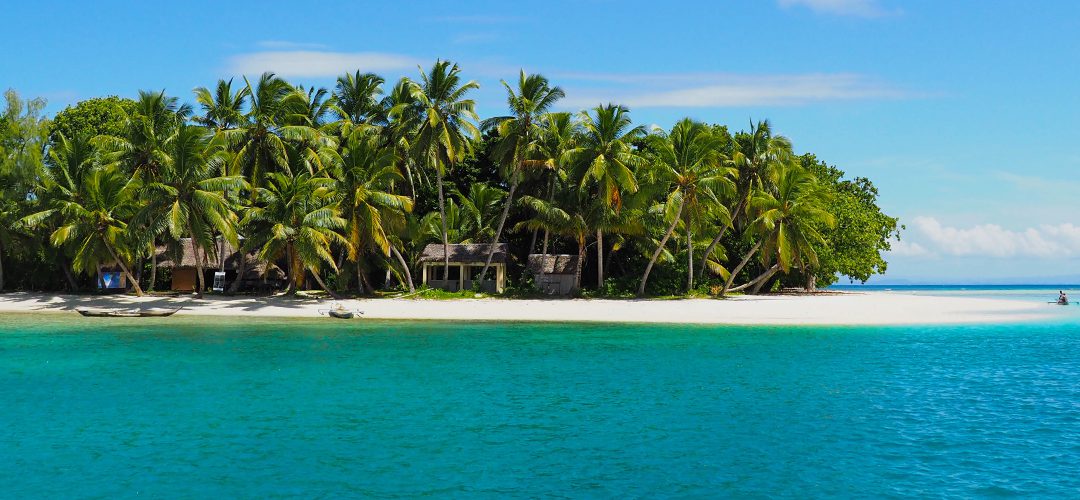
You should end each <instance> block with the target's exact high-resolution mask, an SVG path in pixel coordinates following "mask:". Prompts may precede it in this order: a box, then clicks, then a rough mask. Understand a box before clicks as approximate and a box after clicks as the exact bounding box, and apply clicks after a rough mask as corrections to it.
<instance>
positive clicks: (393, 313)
mask: <svg viewBox="0 0 1080 500" xmlns="http://www.w3.org/2000/svg"><path fill="white" fill-rule="evenodd" d="M332 303H333V301H332V300H330V299H326V300H316V299H310V298H292V297H258V298H256V297H213V298H205V299H201V300H196V299H194V298H190V297H168V298H167V297H142V298H138V297H134V296H125V295H114V296H89V295H46V294H32V293H8V294H2V295H0V313H2V312H22V313H27V312H53V313H61V312H70V313H72V314H74V310H75V309H76V308H80V307H86V308H128V307H155V308H159V307H160V308H165V307H179V306H183V307H184V309H183V310H181V311H180V312H179V313H177V316H180V315H185V316H196V315H199V316H229V317H245V316H250V317H283V318H284V317H292V318H319V317H322V316H321V315H320V312H319V311H320V309H321V310H324V311H325V310H326V309H327V308H329V307H330V305H331V304H332ZM340 303H341V304H342V305H344V306H345V307H347V308H350V309H358V310H360V311H363V312H364V315H363V318H367V319H393V320H457V321H469V320H472V321H597V322H624V323H684V324H717V325H720V324H743V325H899V324H946V323H990V322H1004V321H1026V320H1034V319H1040V318H1043V317H1046V316H1048V315H1050V314H1052V312H1053V311H1051V310H1049V309H1047V308H1046V307H1044V306H1043V305H1041V304H1038V303H1029V302H1020V301H1010V300H997V299H983V298H967V297H930V296H918V295H906V294H898V293H889V292H864V293H839V294H815V295H779V296H775V295H774V296H740V297H733V298H729V299H726V300H714V299H685V300H599V299H597V300H585V299H573V300H570V299H566V300H522V299H460V300H421V299H363V300H342V301H340Z"/></svg>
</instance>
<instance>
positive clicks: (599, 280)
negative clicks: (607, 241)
mask: <svg viewBox="0 0 1080 500" xmlns="http://www.w3.org/2000/svg"><path fill="white" fill-rule="evenodd" d="M596 289H597V290H603V289H604V232H603V231H601V230H600V229H597V230H596Z"/></svg>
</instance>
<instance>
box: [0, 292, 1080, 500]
mask: <svg viewBox="0 0 1080 500" xmlns="http://www.w3.org/2000/svg"><path fill="white" fill-rule="evenodd" d="M1077 311H1078V312H1080V308H1077ZM1078 319H1080V318H1078V316H1077V315H1074V314H1071V313H1069V314H1068V315H1066V316H1062V317H1059V318H1056V319H1055V320H1053V321H1044V322H1040V323H1034V324H1026V325H981V326H970V327H964V326H960V327H957V326H949V327H884V328H882V327H876V328H856V327H837V328H821V327H812V328H811V327H803V328H791V327H782V328H781V327H776V328H770V327H752V328H750V327H685V326H678V327H665V326H637V325H623V326H615V325H579V324H511V325H499V324H493V323H433V322H415V323H376V322H365V321H354V322H342V321H333V322H332V321H329V320H324V321H322V322H310V321H288V320H284V321H282V320H276V321H250V320H243V321H241V320H227V321H222V320H219V319H210V318H207V319H189V318H182V317H175V318H170V319H164V320H94V321H91V320H83V319H73V318H71V317H68V316H55V317H44V318H42V317H40V316H28V315H11V316H0V325H2V326H0V408H2V409H3V411H2V412H0V460H2V461H3V463H4V464H5V469H6V470H7V471H8V472H9V473H8V474H4V475H2V476H0V491H2V492H5V494H6V496H22V497H27V496H44V495H47V496H72V495H75V496H134V495H152V496H168V497H175V496H184V497H191V496H210V495H214V496H217V495H229V496H243V497H256V496H258V497H262V496H273V495H300V494H303V495H304V496H320V495H321V496H342V495H353V496H357V495H363V496H380V497H393V496H410V497H411V496H416V495H436V496H457V497H460V496H491V497H505V496H529V497H535V496H540V495H561V496H604V497H611V496H619V497H622V496H706V495H708V496H715V495H723V496H747V495H788V496H806V495H808V494H812V495H815V496H827V495H845V496H846V495H854V496H871V495H873V496H877V495H920V494H934V495H939V494H941V493H946V494H948V493H952V494H957V495H962V496H971V495H995V494H1010V493H1022V494H1031V495H1038V496H1049V495H1068V494H1075V492H1076V491H1077V489H1078V488H1080V384H1078V383H1077V382H1076V381H1077V380H1080V320H1078Z"/></svg>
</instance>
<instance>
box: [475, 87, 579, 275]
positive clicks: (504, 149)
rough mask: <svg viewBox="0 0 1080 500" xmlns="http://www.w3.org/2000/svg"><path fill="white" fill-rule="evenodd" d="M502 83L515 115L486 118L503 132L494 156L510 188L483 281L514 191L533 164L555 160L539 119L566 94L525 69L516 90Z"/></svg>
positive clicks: (493, 153) (512, 113)
mask: <svg viewBox="0 0 1080 500" xmlns="http://www.w3.org/2000/svg"><path fill="white" fill-rule="evenodd" d="M502 84H503V87H504V88H506V103H507V105H508V106H509V107H510V113H511V114H510V115H509V116H500V117H496V118H491V119H488V120H485V121H484V126H485V128H490V129H493V130H496V131H498V133H499V139H498V141H497V142H496V143H495V147H494V149H493V151H492V155H493V156H494V157H495V158H496V161H498V162H499V163H501V164H502V165H503V167H504V169H505V173H504V175H505V177H506V178H507V180H508V181H509V184H510V191H509V193H508V194H507V195H506V202H505V203H504V204H503V209H502V215H501V216H500V217H499V224H498V227H497V228H496V229H495V237H494V238H493V239H492V241H491V245H490V247H489V248H488V254H487V259H485V260H484V268H483V269H482V270H481V271H480V279H481V280H482V279H484V277H485V276H487V271H488V268H489V267H491V258H492V256H494V255H495V248H496V247H497V246H498V243H499V238H501V237H502V231H503V226H504V225H505V224H506V217H507V216H508V215H509V214H510V206H511V205H512V204H513V203H514V193H515V192H516V191H517V188H518V185H519V184H520V183H521V179H522V177H523V176H524V175H525V170H526V169H527V168H529V167H534V168H536V167H548V166H550V165H551V164H552V163H553V162H552V160H551V158H544V157H543V156H542V155H541V154H540V153H541V152H540V138H541V137H540V130H539V129H540V124H539V122H540V119H541V117H542V116H543V114H544V113H546V112H547V111H548V110H549V109H551V107H552V106H553V105H555V102H556V101H558V100H559V99H562V98H563V97H564V96H565V95H566V94H565V93H564V92H563V90H562V89H561V88H559V87H552V86H551V84H550V83H549V82H548V79H547V78H544V77H543V76H542V75H526V74H525V71H524V70H522V71H521V73H520V75H519V76H518V82H517V89H516V90H515V89H514V88H513V87H511V86H510V85H509V84H508V83H506V81H505V80H503V82H502Z"/></svg>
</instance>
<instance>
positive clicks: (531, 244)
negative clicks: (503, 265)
mask: <svg viewBox="0 0 1080 500" xmlns="http://www.w3.org/2000/svg"><path fill="white" fill-rule="evenodd" d="M539 232H540V230H539V229H533V232H532V239H531V240H530V241H529V252H528V253H526V254H525V255H526V256H528V254H530V253H533V251H534V250H536V236H537V233H539Z"/></svg>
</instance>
